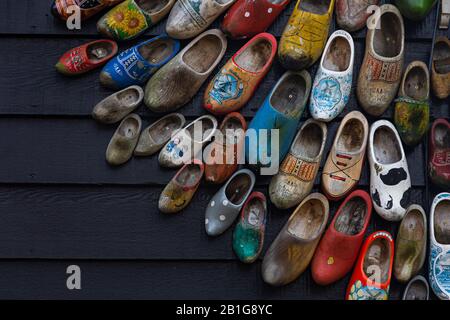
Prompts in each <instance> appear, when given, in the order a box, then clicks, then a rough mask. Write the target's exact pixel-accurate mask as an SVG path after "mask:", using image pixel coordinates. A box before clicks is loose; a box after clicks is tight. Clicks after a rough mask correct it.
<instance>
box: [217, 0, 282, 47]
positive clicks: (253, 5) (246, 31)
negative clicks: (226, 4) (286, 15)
mask: <svg viewBox="0 0 450 320" xmlns="http://www.w3.org/2000/svg"><path fill="white" fill-rule="evenodd" d="M289 2H290V0H258V1H248V0H238V1H236V3H235V4H233V6H232V7H231V8H230V10H228V12H227V13H226V14H225V17H224V18H223V21H222V30H223V32H225V33H226V34H227V36H229V37H231V38H233V39H246V38H250V37H253V36H255V35H257V34H258V33H261V32H264V31H266V29H267V28H269V27H270V25H271V24H272V23H273V22H274V21H275V19H276V18H277V17H278V15H279V14H280V13H281V12H282V11H283V10H284V8H285V7H286V6H287V5H288V4H289Z"/></svg>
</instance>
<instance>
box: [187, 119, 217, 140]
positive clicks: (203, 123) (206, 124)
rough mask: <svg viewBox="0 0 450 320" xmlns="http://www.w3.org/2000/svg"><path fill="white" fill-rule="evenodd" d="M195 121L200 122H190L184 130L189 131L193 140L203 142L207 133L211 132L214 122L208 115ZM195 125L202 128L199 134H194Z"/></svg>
mask: <svg viewBox="0 0 450 320" xmlns="http://www.w3.org/2000/svg"><path fill="white" fill-rule="evenodd" d="M197 122H200V123H198V124H196V122H193V123H191V124H190V125H189V126H188V127H187V128H186V131H187V132H188V133H189V135H190V137H191V139H192V140H193V141H195V142H204V140H205V139H206V138H207V137H208V135H209V134H211V130H212V129H213V128H214V123H213V121H212V120H211V119H210V118H208V117H206V118H202V119H200V120H199V121H197ZM196 127H198V128H200V129H201V130H202V133H201V136H200V135H199V134H198V133H197V134H195V129H196ZM198 138H201V140H199V139H198Z"/></svg>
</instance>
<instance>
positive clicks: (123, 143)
mask: <svg viewBox="0 0 450 320" xmlns="http://www.w3.org/2000/svg"><path fill="white" fill-rule="evenodd" d="M141 127H142V120H141V117H139V116H138V115H137V114H134V113H132V114H130V115H128V116H127V117H126V118H125V119H123V120H122V122H121V123H120V124H119V127H118V128H117V130H116V132H115V133H114V135H113V137H112V138H111V141H110V142H109V145H108V148H107V149H106V161H108V163H109V164H111V165H113V166H118V165H121V164H124V163H125V162H127V161H128V160H130V158H131V156H132V155H133V151H134V148H136V144H137V142H138V139H139V133H140V132H141Z"/></svg>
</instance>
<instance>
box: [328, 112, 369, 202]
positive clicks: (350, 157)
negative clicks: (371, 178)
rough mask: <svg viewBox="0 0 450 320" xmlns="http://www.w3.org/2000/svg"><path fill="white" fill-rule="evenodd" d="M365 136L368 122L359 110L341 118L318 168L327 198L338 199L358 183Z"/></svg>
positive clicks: (364, 147)
mask: <svg viewBox="0 0 450 320" xmlns="http://www.w3.org/2000/svg"><path fill="white" fill-rule="evenodd" d="M368 136H369V123H368V122H367V119H366V117H364V115H363V114H362V113H361V112H359V111H352V112H350V113H348V114H347V115H346V116H345V117H344V119H342V122H341V124H340V125H339V129H338V131H337V133H336V136H335V138H334V142H333V145H332V147H331V150H330V153H329V154H328V158H327V161H326V162H325V165H324V167H323V171H322V190H323V192H324V193H325V195H326V196H327V197H328V198H329V199H332V200H339V199H341V198H343V197H345V196H346V195H347V194H348V193H349V192H350V191H351V190H352V189H353V188H355V187H356V186H357V185H358V182H359V179H360V178H361V172H362V169H363V167H364V158H365V155H366V147H367V138H368Z"/></svg>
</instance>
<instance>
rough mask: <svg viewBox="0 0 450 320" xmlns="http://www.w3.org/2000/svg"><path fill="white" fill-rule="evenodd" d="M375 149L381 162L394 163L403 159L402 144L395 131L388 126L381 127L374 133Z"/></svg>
mask: <svg viewBox="0 0 450 320" xmlns="http://www.w3.org/2000/svg"><path fill="white" fill-rule="evenodd" d="M373 150H374V153H375V158H376V160H377V161H378V162H379V163H381V164H392V163H396V162H399V161H400V160H401V159H402V154H401V151H400V146H399V144H398V140H397V137H396V136H395V134H394V132H393V131H392V130H391V129H390V128H388V127H385V126H383V127H379V128H378V129H377V130H376V131H375V134H374V138H373Z"/></svg>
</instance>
